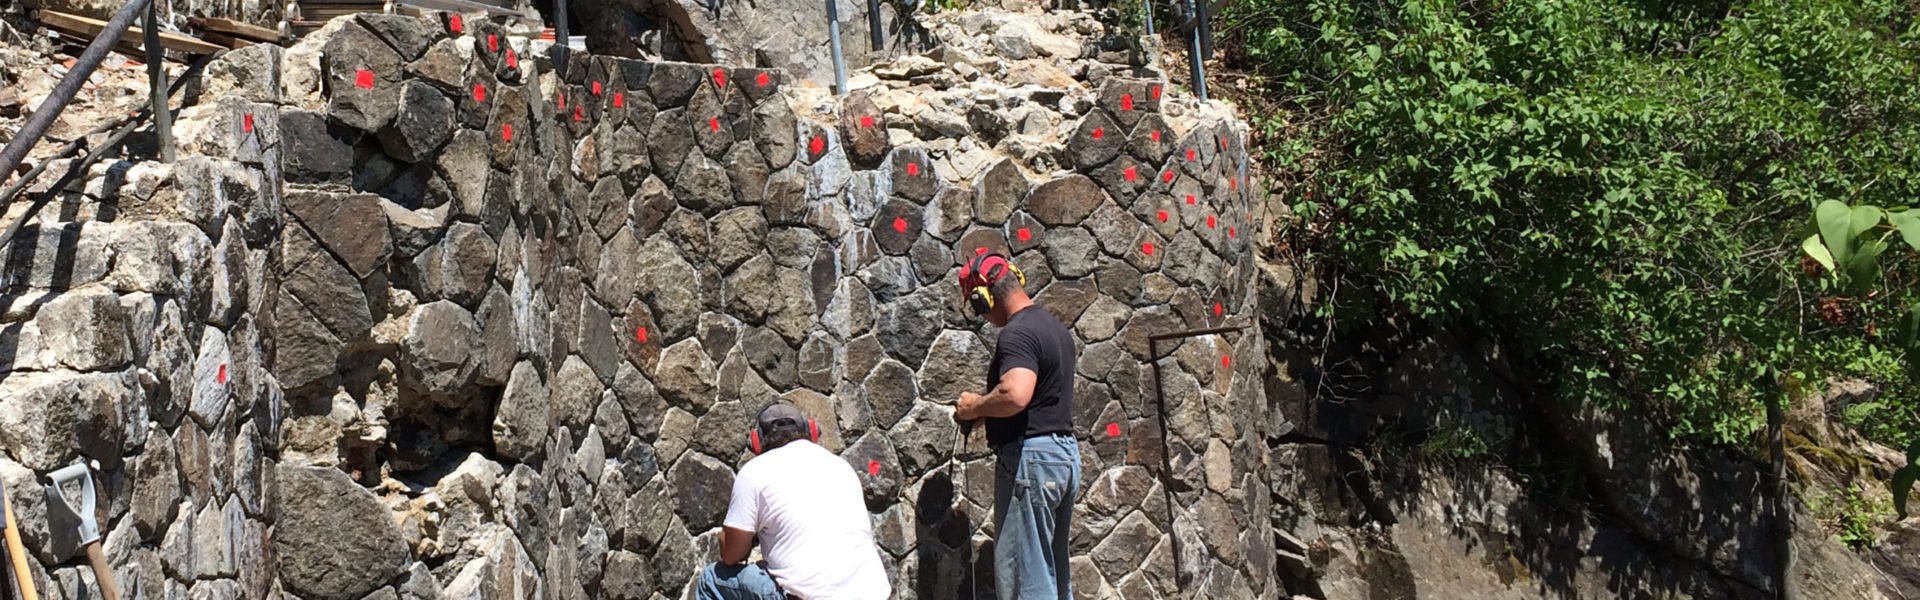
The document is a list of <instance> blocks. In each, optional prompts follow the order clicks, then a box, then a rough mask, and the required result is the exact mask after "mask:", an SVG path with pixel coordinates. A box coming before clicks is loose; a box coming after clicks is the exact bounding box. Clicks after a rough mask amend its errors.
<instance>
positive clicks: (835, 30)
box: [827, 0, 847, 96]
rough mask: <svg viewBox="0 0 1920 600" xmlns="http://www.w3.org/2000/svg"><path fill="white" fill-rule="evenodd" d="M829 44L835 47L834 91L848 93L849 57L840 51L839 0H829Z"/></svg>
mask: <svg viewBox="0 0 1920 600" xmlns="http://www.w3.org/2000/svg"><path fill="white" fill-rule="evenodd" d="M827 45H828V46H830V47H832V49H833V93H835V94H839V95H842V96H845V95H847V59H846V56H845V55H843V54H841V53H840V5H839V0H827Z"/></svg>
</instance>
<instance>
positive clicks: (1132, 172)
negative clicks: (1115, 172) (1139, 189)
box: [1120, 167, 1140, 181]
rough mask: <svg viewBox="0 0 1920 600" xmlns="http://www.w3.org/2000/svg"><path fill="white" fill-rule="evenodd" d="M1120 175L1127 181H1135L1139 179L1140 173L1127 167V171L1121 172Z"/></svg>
mask: <svg viewBox="0 0 1920 600" xmlns="http://www.w3.org/2000/svg"><path fill="white" fill-rule="evenodd" d="M1120 174H1121V175H1122V176H1124V177H1126V178H1127V181H1133V180H1135V179H1139V178H1140V173H1139V172H1138V171H1135V170H1133V167H1127V170H1125V171H1121V172H1120Z"/></svg>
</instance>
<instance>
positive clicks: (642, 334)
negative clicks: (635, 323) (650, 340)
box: [633, 327, 647, 344]
mask: <svg viewBox="0 0 1920 600" xmlns="http://www.w3.org/2000/svg"><path fill="white" fill-rule="evenodd" d="M633 339H634V341H637V342H640V343H642V344H645V343H647V328H645V327H641V328H638V329H635V330H633Z"/></svg>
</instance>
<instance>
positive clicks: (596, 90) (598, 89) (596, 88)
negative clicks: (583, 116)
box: [593, 81, 600, 96]
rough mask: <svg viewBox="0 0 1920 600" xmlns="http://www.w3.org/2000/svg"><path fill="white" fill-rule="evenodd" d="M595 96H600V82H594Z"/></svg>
mask: <svg viewBox="0 0 1920 600" xmlns="http://www.w3.org/2000/svg"><path fill="white" fill-rule="evenodd" d="M593 95H595V96H598V95H600V82H598V81H595V82H593Z"/></svg>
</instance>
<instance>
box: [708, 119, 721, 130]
mask: <svg viewBox="0 0 1920 600" xmlns="http://www.w3.org/2000/svg"><path fill="white" fill-rule="evenodd" d="M707 129H710V130H713V131H719V130H720V117H707Z"/></svg>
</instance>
